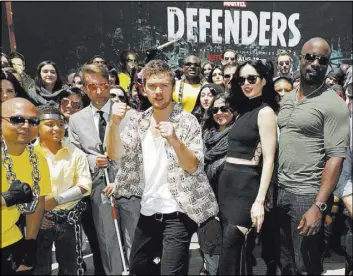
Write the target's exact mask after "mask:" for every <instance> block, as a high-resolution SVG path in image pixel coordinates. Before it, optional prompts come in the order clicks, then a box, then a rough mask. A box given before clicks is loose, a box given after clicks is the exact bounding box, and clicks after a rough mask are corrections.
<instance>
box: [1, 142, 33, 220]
mask: <svg viewBox="0 0 353 276" xmlns="http://www.w3.org/2000/svg"><path fill="white" fill-rule="evenodd" d="M1 142H2V147H1V150H2V163H3V164H4V167H5V168H6V180H7V182H8V183H9V184H10V185H11V184H12V183H13V182H14V181H16V180H17V177H16V174H15V173H14V172H13V171H12V167H13V162H12V159H11V157H10V156H8V154H7V145H6V143H5V140H4V139H3V137H1ZM26 148H27V150H28V151H29V162H30V163H31V165H32V167H33V170H32V180H33V183H34V185H33V187H32V193H33V198H34V199H33V201H32V202H30V203H23V204H17V205H16V207H17V209H18V211H20V213H22V214H30V213H33V212H34V211H35V210H36V208H37V205H38V202H39V194H40V187H39V184H38V182H39V180H40V172H39V170H38V156H37V155H36V154H35V153H34V150H33V145H31V144H30V145H28V146H27V147H26Z"/></svg>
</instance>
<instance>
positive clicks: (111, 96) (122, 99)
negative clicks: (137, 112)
mask: <svg viewBox="0 0 353 276" xmlns="http://www.w3.org/2000/svg"><path fill="white" fill-rule="evenodd" d="M110 99H112V100H113V101H114V100H116V99H119V102H122V103H126V100H125V97H124V96H122V95H119V96H117V95H116V94H114V93H110Z"/></svg>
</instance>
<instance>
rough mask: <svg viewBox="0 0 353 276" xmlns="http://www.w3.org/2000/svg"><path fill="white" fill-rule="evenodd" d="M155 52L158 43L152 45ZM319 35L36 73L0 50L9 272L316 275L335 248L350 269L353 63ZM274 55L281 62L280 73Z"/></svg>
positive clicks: (124, 56) (4, 247)
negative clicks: (247, 51)
mask: <svg viewBox="0 0 353 276" xmlns="http://www.w3.org/2000/svg"><path fill="white" fill-rule="evenodd" d="M154 54H155V52H154ZM330 56H331V49H330V46H329V45H328V43H327V42H326V41H325V40H324V39H322V38H311V39H310V40H308V41H306V42H305V43H304V45H303V47H302V49H301V53H300V63H299V68H298V70H295V68H293V60H292V57H291V55H290V54H289V53H288V52H283V51H282V52H279V53H278V55H277V56H276V57H274V58H275V60H274V62H275V63H276V66H274V63H273V61H272V60H271V58H268V59H258V60H248V61H245V62H243V63H238V57H237V52H236V51H235V50H232V49H228V50H226V51H225V52H224V53H223V54H222V60H221V62H220V63H219V64H214V63H212V62H207V63H205V64H201V60H200V58H199V57H197V56H195V55H190V56H187V57H185V59H184V64H183V68H182V69H180V68H179V69H175V70H173V69H172V68H170V67H169V66H168V64H167V63H166V62H165V61H162V60H158V59H155V58H154V56H153V55H151V54H150V55H148V57H147V60H146V61H145V62H142V61H140V60H139V57H138V55H137V53H135V52H133V51H132V50H126V51H123V52H122V53H121V55H120V62H119V65H118V66H115V65H114V63H113V62H109V61H107V60H106V59H105V58H104V57H103V56H101V55H95V56H94V57H92V59H91V60H89V61H87V63H85V64H84V65H82V66H81V67H80V68H78V69H77V70H75V71H73V72H70V74H68V75H67V76H64V75H62V74H61V73H60V71H59V68H58V66H57V65H56V63H55V62H54V61H51V60H46V61H43V62H41V63H40V64H39V65H38V67H37V71H36V76H34V78H33V77H32V76H30V75H29V74H28V73H27V72H26V63H25V61H26V60H25V58H24V56H23V55H22V54H20V53H18V52H11V53H9V54H8V55H5V54H1V107H2V110H1V133H2V136H1V147H2V167H1V182H2V185H1V249H0V251H1V263H2V266H1V272H2V274H4V275H6V274H11V275H13V274H18V275H50V273H51V265H52V261H53V260H52V248H53V244H54V245H55V254H56V260H57V262H58V266H59V268H58V269H59V272H58V274H59V275H75V274H77V275H82V274H84V273H85V271H86V269H87V268H86V264H85V262H84V260H83V255H82V254H83V253H82V251H83V250H82V246H83V245H84V240H85V239H84V238H83V236H82V235H83V234H84V236H86V237H87V239H88V241H89V245H90V248H91V251H92V253H93V264H94V274H95V275H121V274H128V273H130V275H144V274H150V275H156V274H159V275H185V274H187V269H188V262H189V248H190V242H191V237H192V236H193V234H194V233H197V236H198V242H199V245H200V252H201V254H202V257H203V260H204V264H203V265H202V267H201V268H200V275H253V274H254V273H253V268H254V266H256V258H255V257H254V254H253V252H254V249H255V246H261V247H262V252H261V257H262V258H263V260H264V261H265V263H266V266H267V275H320V274H321V273H322V272H323V260H324V258H325V257H329V256H330V252H332V251H333V250H334V251H336V253H338V254H341V255H343V256H345V259H346V267H345V271H346V272H345V273H346V275H352V168H353V167H352V154H353V153H352V149H353V147H352V96H353V95H352V66H351V65H349V64H345V63H342V64H340V66H338V67H336V66H333V65H332V64H331V62H330ZM275 68H276V69H277V72H275Z"/></svg>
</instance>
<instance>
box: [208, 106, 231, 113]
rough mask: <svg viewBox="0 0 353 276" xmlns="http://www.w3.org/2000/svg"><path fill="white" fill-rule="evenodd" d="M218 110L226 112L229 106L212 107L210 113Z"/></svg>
mask: <svg viewBox="0 0 353 276" xmlns="http://www.w3.org/2000/svg"><path fill="white" fill-rule="evenodd" d="M219 110H221V112H222V113H226V112H228V111H229V107H228V106H220V107H213V108H212V113H213V114H217V113H218V111H219Z"/></svg>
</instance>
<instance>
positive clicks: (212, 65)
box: [201, 62, 215, 75]
mask: <svg viewBox="0 0 353 276" xmlns="http://www.w3.org/2000/svg"><path fill="white" fill-rule="evenodd" d="M208 64H209V65H211V67H212V69H213V68H214V67H215V65H214V63H213V62H206V63H205V64H204V65H202V69H201V74H202V75H203V74H204V72H205V66H206V65H208Z"/></svg>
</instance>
